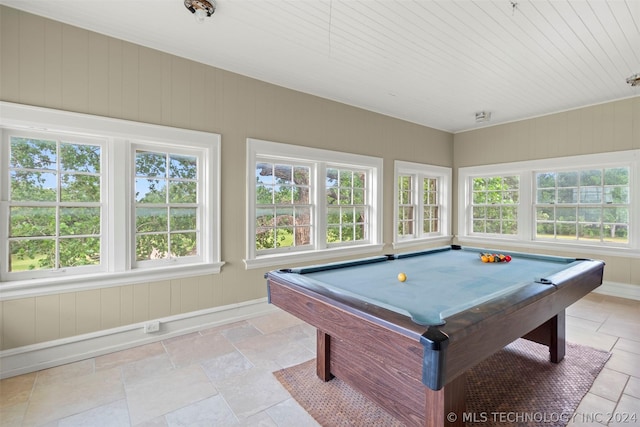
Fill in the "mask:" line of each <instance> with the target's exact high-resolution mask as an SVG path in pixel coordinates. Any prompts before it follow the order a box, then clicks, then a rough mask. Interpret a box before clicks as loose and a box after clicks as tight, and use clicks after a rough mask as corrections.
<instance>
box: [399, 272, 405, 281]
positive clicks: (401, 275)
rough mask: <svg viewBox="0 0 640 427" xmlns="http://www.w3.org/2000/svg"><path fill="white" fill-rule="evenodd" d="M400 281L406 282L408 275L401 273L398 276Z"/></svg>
mask: <svg viewBox="0 0 640 427" xmlns="http://www.w3.org/2000/svg"><path fill="white" fill-rule="evenodd" d="M398 280H399V281H401V282H404V281H405V280H407V275H406V274H404V273H399V274H398Z"/></svg>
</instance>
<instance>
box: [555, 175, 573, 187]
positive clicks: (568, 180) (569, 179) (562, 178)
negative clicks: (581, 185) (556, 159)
mask: <svg viewBox="0 0 640 427" xmlns="http://www.w3.org/2000/svg"><path fill="white" fill-rule="evenodd" d="M577 186H578V172H560V173H558V187H577Z"/></svg>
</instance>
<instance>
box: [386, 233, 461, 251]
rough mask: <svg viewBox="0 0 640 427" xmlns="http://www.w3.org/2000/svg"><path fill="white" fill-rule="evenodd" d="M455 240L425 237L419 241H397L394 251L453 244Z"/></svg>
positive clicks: (448, 237)
mask: <svg viewBox="0 0 640 427" xmlns="http://www.w3.org/2000/svg"><path fill="white" fill-rule="evenodd" d="M452 239H453V236H438V237H424V238H419V239H406V240H400V241H396V242H393V249H405V248H411V247H415V246H422V245H427V244H428V245H430V244H434V243H435V244H438V245H440V244H443V243H444V244H447V245H449V244H451V240H452Z"/></svg>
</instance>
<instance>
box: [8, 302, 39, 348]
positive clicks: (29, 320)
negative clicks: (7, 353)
mask: <svg viewBox="0 0 640 427" xmlns="http://www.w3.org/2000/svg"><path fill="white" fill-rule="evenodd" d="M3 306H4V308H3V310H2V315H3V316H4V318H3V322H2V326H3V328H4V329H3V331H2V333H3V335H4V340H3V344H4V346H5V349H6V348H14V347H21V346H23V345H29V344H34V343H35V342H36V300H35V298H23V299H18V300H9V301H4V302H3Z"/></svg>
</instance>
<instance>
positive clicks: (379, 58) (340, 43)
mask: <svg viewBox="0 0 640 427" xmlns="http://www.w3.org/2000/svg"><path fill="white" fill-rule="evenodd" d="M0 3H1V4H5V5H7V6H10V7H15V8H19V9H22V10H25V11H28V12H32V13H35V14H39V15H42V16H46V17H50V18H53V19H56V20H59V21H62V22H66V23H69V24H72V25H76V26H79V27H82V28H86V29H90V30H94V31H97V32H99V33H103V34H106V35H110V36H114V37H117V38H121V39H124V40H128V41H132V42H135V43H138V44H141V45H144V46H148V47H152V48H155V49H159V50H161V51H165V52H169V53H172V54H175V55H178V56H182V57H185V58H189V59H193V60H195V61H198V62H202V63H205V64H209V65H212V66H215V67H218V68H222V69H226V70H229V71H233V72H236V73H239V74H242V75H246V76H250V77H254V78H256V79H259V80H263V81H267V82H271V83H274V84H277V85H280V86H284V87H288V88H291V89H295V90H299V91H302V92H306V93H310V94H314V95H317V96H320V97H324V98H328V99H332V100H336V101H339V102H343V103H346V104H350V105H354V106H357V107H361V108H365V109H368V110H372V111H376V112H380V113H383V114H386V115H389V116H393V117H397V118H401V119H404V120H407V121H411V122H414V123H418V124H422V125H425V126H430V127H433V128H437V129H442V130H445V131H449V132H460V131H464V130H468V129H474V128H477V127H480V126H487V125H490V124H495V123H504V122H508V121H513V120H519V119H523V118H529V117H535V116H539V115H544V114H549V113H554V112H558V111H564V110H568V109H572V108H577V107H582V106H586V105H592V104H597V103H602V102H607V101H611V100H616V99H623V98H628V97H634V96H640V86H637V87H631V86H630V85H629V84H627V83H626V79H627V78H628V77H630V76H631V75H633V74H636V73H640V0H607V1H606V0H478V1H471V0H449V1H446V0H439V1H433V0H430V1H426V0H422V1H412V0H377V1H375V0H359V1H356V0H297V1H290V0H289V1H285V0H218V2H217V10H216V13H215V14H214V15H213V16H212V17H211V18H208V19H207V20H206V22H205V23H202V24H198V23H196V22H195V20H194V18H193V16H192V15H191V14H190V13H189V12H188V11H187V10H186V9H185V7H184V5H183V0H128V1H125V0H101V1H100V0H47V1H43V0H0ZM478 111H489V112H491V113H492V117H491V121H490V122H488V123H482V124H477V123H476V122H475V113H476V112H478Z"/></svg>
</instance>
